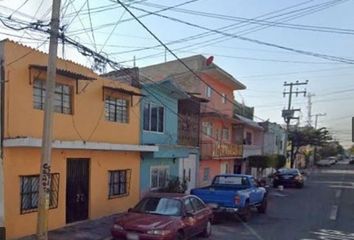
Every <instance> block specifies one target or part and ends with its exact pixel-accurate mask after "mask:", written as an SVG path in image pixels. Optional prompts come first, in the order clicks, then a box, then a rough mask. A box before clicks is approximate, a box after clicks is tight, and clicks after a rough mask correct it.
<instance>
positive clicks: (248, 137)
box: [245, 132, 252, 145]
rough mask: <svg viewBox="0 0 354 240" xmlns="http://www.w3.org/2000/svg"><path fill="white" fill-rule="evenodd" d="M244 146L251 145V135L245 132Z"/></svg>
mask: <svg viewBox="0 0 354 240" xmlns="http://www.w3.org/2000/svg"><path fill="white" fill-rule="evenodd" d="M245 144H246V145H252V133H251V132H246V141H245Z"/></svg>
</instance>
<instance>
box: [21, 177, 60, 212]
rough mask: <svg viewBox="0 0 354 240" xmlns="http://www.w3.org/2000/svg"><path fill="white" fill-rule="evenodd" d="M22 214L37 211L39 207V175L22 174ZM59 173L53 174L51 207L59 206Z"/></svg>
mask: <svg viewBox="0 0 354 240" xmlns="http://www.w3.org/2000/svg"><path fill="white" fill-rule="evenodd" d="M20 180H21V189H20V191H21V192H20V194H21V209H20V212H21V214H25V213H30V212H36V211H37V208H38V184H39V175H29V176H20ZM58 195H59V173H52V174H51V183H50V195H49V196H50V201H49V208H50V209H53V208H57V207H58Z"/></svg>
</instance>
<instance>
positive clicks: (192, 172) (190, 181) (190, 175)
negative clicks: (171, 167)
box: [179, 154, 197, 193]
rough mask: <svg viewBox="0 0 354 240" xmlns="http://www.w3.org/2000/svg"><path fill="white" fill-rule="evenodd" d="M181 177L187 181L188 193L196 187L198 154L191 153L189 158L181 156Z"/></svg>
mask: <svg viewBox="0 0 354 240" xmlns="http://www.w3.org/2000/svg"><path fill="white" fill-rule="evenodd" d="M179 177H180V179H186V181H187V191H186V192H187V193H189V192H190V190H191V189H193V188H195V187H196V181H197V155H196V154H189V156H188V158H180V165H179Z"/></svg>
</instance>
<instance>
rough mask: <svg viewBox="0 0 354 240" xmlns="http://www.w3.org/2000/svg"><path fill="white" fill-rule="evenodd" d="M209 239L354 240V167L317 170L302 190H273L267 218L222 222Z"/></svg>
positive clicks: (339, 166) (309, 176)
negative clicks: (244, 221) (245, 221)
mask: <svg viewBox="0 0 354 240" xmlns="http://www.w3.org/2000/svg"><path fill="white" fill-rule="evenodd" d="M200 239H201V238H200ZM210 239H215V240H216V239H217V240H221V239H222V240H224V239H230V240H234V239H238V240H253V239H256V240H260V239H261V240H263V239H264V240H272V239H274V240H292V239H296V240H298V239H300V240H317V239H321V240H324V239H325V240H354V166H353V165H347V164H345V165H343V164H338V165H335V166H331V167H328V168H327V167H326V168H320V169H314V170H313V171H311V172H310V173H309V175H308V177H307V181H306V183H305V187H304V188H303V189H284V191H282V192H280V191H278V190H274V189H273V190H272V191H271V192H270V194H269V205H268V211H267V213H266V214H259V213H257V212H256V211H255V212H254V213H253V215H252V219H251V220H250V221H249V222H248V223H247V224H246V223H243V222H241V221H239V220H237V219H223V220H222V221H221V222H220V223H218V224H216V225H214V226H213V235H212V236H211V237H210ZM198 240H199V238H198Z"/></svg>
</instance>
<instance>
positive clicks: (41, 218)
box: [37, 0, 61, 240]
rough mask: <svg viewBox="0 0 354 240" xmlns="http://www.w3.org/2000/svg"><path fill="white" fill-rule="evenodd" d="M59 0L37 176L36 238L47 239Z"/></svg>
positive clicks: (52, 29)
mask: <svg viewBox="0 0 354 240" xmlns="http://www.w3.org/2000/svg"><path fill="white" fill-rule="evenodd" d="M60 1H61V0H53V4H52V19H51V22H50V43H49V55H48V68H47V81H46V96H45V103H44V121H43V135H42V152H41V165H40V177H39V186H38V189H39V194H38V218H37V239H38V240H47V239H48V209H49V202H50V195H49V194H50V176H51V175H50V168H51V160H52V159H51V154H52V138H53V111H54V98H55V93H54V89H55V77H56V69H57V68H56V65H57V51H58V36H59V17H60Z"/></svg>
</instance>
